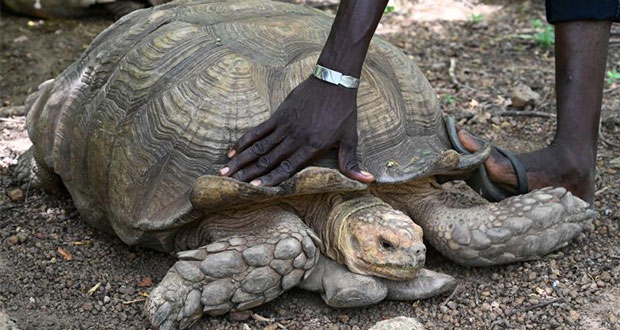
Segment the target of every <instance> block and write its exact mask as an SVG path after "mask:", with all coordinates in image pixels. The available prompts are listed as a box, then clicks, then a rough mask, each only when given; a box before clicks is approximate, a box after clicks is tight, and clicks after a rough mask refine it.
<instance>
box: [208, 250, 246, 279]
mask: <svg viewBox="0 0 620 330" xmlns="http://www.w3.org/2000/svg"><path fill="white" fill-rule="evenodd" d="M247 268H248V265H247V264H246V263H245V262H244V261H243V257H242V256H241V253H239V252H237V251H224V252H220V253H215V254H211V255H208V256H207V257H206V258H205V259H204V260H203V261H202V262H201V263H200V270H202V272H203V273H205V274H207V275H209V276H212V277H216V278H222V277H226V276H230V275H233V274H236V273H240V272H242V271H244V270H246V269H247Z"/></svg>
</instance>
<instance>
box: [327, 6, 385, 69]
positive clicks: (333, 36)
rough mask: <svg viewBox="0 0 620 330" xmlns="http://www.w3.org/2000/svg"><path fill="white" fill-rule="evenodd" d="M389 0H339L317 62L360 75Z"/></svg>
mask: <svg viewBox="0 0 620 330" xmlns="http://www.w3.org/2000/svg"><path fill="white" fill-rule="evenodd" d="M387 2H388V0H341V1H340V6H339V7H338V13H337V14H336V19H335V20H334V24H333V25H332V29H331V32H330V33H329V37H328V38H327V41H326V42H325V47H324V48H323V52H321V56H320V57H319V61H318V64H320V65H322V66H325V67H328V68H330V69H332V70H336V71H339V72H342V73H344V74H346V75H349V76H353V77H359V76H360V73H361V72H362V64H363V63H364V58H366V53H367V52H368V46H369V45H370V40H371V39H372V36H373V35H374V34H375V30H376V29H377V25H379V20H380V19H381V16H382V15H383V11H384V10H385V6H386V5H387Z"/></svg>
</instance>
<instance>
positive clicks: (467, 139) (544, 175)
mask: <svg viewBox="0 0 620 330" xmlns="http://www.w3.org/2000/svg"><path fill="white" fill-rule="evenodd" d="M458 135H459V140H460V141H461V143H462V144H463V146H464V147H465V148H466V149H467V150H469V151H470V152H475V151H477V150H478V149H480V147H481V143H480V142H479V141H478V140H477V138H475V137H474V136H472V135H471V134H469V133H468V132H467V131H465V130H464V129H461V130H460V131H459V132H458ZM516 157H517V159H519V160H520V161H521V164H523V167H524V168H525V171H526V173H527V178H528V184H529V186H530V189H532V190H533V189H540V188H544V187H548V186H554V187H564V188H566V189H568V190H570V191H571V192H572V193H573V194H574V195H575V196H578V197H580V198H581V199H583V200H585V201H586V202H588V203H592V200H593V198H594V159H593V156H592V155H587V152H584V153H577V152H575V151H574V150H571V149H569V148H562V147H560V146H557V145H554V144H552V145H550V146H548V147H546V148H543V149H540V150H537V151H533V152H528V153H522V154H517V155H516ZM484 165H485V166H486V168H487V172H488V173H489V178H490V179H491V180H492V181H493V182H496V183H498V184H500V185H506V186H508V187H511V188H513V189H516V185H517V176H516V174H515V172H514V169H513V167H512V165H511V164H510V161H509V160H508V159H507V158H506V157H504V156H503V155H502V154H500V153H499V152H498V151H497V150H493V151H492V153H491V156H490V157H489V159H487V160H486V162H485V163H484Z"/></svg>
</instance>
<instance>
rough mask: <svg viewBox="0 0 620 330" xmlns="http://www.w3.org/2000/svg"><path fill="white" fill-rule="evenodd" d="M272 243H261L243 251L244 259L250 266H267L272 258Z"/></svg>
mask: <svg viewBox="0 0 620 330" xmlns="http://www.w3.org/2000/svg"><path fill="white" fill-rule="evenodd" d="M272 253H273V252H272V248H271V245H267V244H259V245H255V246H252V247H250V248H248V249H246V250H245V251H243V259H245V261H246V262H247V263H248V265H250V266H267V265H269V263H270V262H271V260H272V259H273V258H272Z"/></svg>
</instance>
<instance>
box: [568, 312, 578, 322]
mask: <svg viewBox="0 0 620 330" xmlns="http://www.w3.org/2000/svg"><path fill="white" fill-rule="evenodd" d="M568 317H570V318H571V320H573V321H577V320H579V317H580V315H579V313H577V311H575V310H573V309H571V310H570V311H569V312H568Z"/></svg>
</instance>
